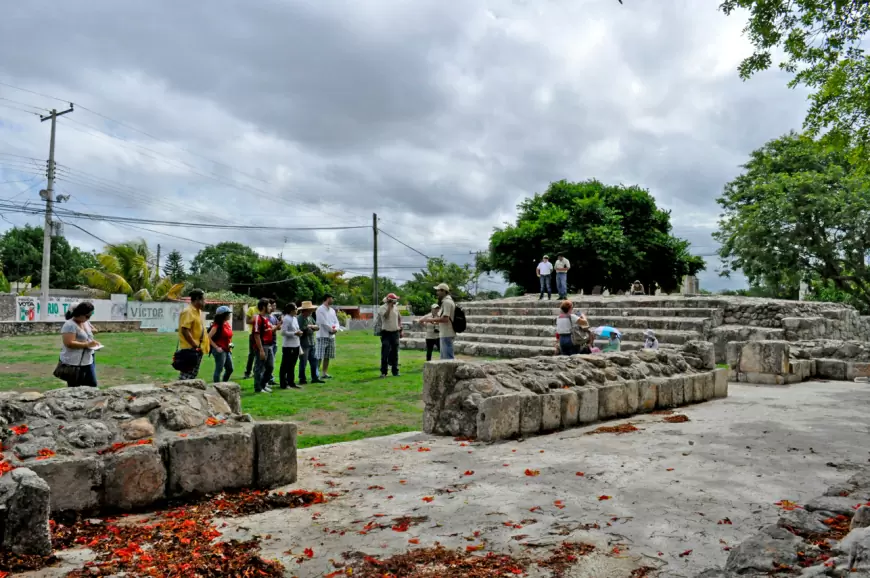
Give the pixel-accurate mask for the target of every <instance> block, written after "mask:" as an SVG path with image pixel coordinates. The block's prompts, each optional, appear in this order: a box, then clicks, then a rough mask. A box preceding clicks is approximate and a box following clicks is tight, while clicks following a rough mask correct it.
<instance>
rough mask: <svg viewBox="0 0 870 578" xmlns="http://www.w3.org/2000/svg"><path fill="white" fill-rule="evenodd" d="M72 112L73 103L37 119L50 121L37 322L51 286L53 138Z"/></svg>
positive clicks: (45, 316)
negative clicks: (59, 120)
mask: <svg viewBox="0 0 870 578" xmlns="http://www.w3.org/2000/svg"><path fill="white" fill-rule="evenodd" d="M72 111H73V103H69V108H68V109H67V110H65V111H63V112H57V110H56V109H51V114H49V115H47V116H41V117H39V120H40V122H45V121H47V120H48V119H51V141H50V143H49V145H48V175H47V176H48V186H47V188H46V189H45V190H44V191H40V196H41V197H42V198H44V199H45V229H44V231H43V235H42V280H41V284H42V298H41V299H40V303H39V320H40V321H47V320H48V290H49V287H50V286H51V279H50V277H51V233H52V227H53V223H52V220H51V209H52V205H53V204H54V136H55V133H56V132H57V117H59V116H63V115H65V114H68V113H70V112H72Z"/></svg>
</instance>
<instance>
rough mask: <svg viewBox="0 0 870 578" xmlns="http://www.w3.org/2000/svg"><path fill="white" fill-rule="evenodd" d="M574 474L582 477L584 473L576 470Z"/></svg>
mask: <svg viewBox="0 0 870 578" xmlns="http://www.w3.org/2000/svg"><path fill="white" fill-rule="evenodd" d="M574 475H575V476H580V477H583V476H585V475H586V474H584V473H583V472H577V473H576V474H574Z"/></svg>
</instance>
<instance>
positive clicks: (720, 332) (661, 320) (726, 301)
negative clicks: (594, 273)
mask: <svg viewBox="0 0 870 578" xmlns="http://www.w3.org/2000/svg"><path fill="white" fill-rule="evenodd" d="M572 300H573V301H574V307H575V310H579V311H582V312H583V313H584V314H585V315H586V317H587V318H588V319H589V324H590V326H592V327H596V326H599V325H611V326H613V327H616V328H617V329H619V330H620V331H621V332H622V336H623V341H622V350H623V351H632V350H637V349H641V348H642V347H643V342H644V338H643V332H644V331H645V330H646V329H652V330H653V331H655V333H656V337H657V338H658V340H659V345H660V347H662V348H676V347H680V346H681V345H683V344H685V343H687V342H689V341H693V340H705V341H712V342H713V343H714V346H715V351H716V360H717V363H724V362H725V353H726V344H727V342H728V341H758V340H768V339H789V340H797V339H805V338H807V336H808V335H812V334H815V336H816V337H818V336H819V335H818V334H819V333H820V332H821V333H822V334H825V333H828V334H832V333H838V334H849V335H848V336H846V337H840V338H846V339H864V338H866V337H867V335H868V334H870V331H868V329H870V321H868V320H867V318H859V317H858V314H857V312H856V311H855V310H854V309H850V308H848V307H844V306H842V305H839V304H828V303H807V302H794V301H773V300H762V299H751V298H740V297H735V298H729V297H706V296H698V297H669V296H655V297H652V296H650V297H618V296H601V297H599V296H577V297H575V298H573V299H572ZM460 306H461V307H462V309H463V311H465V315H466V319H467V321H468V328H467V329H466V331H465V332H464V333H462V334H460V335H459V336H458V337H457V339H456V343H455V351H456V353H458V354H464V355H475V356H485V357H535V356H538V355H553V354H555V347H556V338H555V319H556V316H557V315H558V314H559V309H558V301H555V300H554V301H539V300H537V299H536V298H530V297H518V298H513V299H499V300H493V301H472V302H468V303H462V304H460ZM793 328H799V330H794V329H793ZM425 344H426V340H425V335H424V333H423V330H422V327H420V326H419V325H418V324H416V323H415V324H412V326H411V330H410V331H408V332H406V333H405V338H404V339H403V340H402V347H403V348H405V349H425V346H426V345H425ZM605 344H606V340H601V341H596V345H598V346H599V347H602V346H604V345H605Z"/></svg>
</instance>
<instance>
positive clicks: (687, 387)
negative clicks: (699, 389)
mask: <svg viewBox="0 0 870 578" xmlns="http://www.w3.org/2000/svg"><path fill="white" fill-rule="evenodd" d="M698 401H701V400H698ZM690 403H695V376H694V375H692V374H690V375H686V376H684V377H683V402H682V403H681V404H680V405H688V404H690Z"/></svg>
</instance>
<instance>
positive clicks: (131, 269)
mask: <svg viewBox="0 0 870 578" xmlns="http://www.w3.org/2000/svg"><path fill="white" fill-rule="evenodd" d="M151 259H152V256H151V251H150V250H149V249H148V244H147V243H145V241H144V240H141V239H140V240H138V241H130V242H127V243H121V244H119V245H109V246H107V247H106V248H105V249H104V250H103V252H102V253H100V254H99V255H97V262H98V263H99V266H98V267H96V268H89V269H83V270H82V276H83V277H84V278H85V282H86V284H87V287H86V288H87V289H90V290H91V291H93V292H94V293H96V294H99V295H102V296H105V295H110V294H112V293H123V294H125V295H128V296H130V297H131V298H133V299H135V300H137V301H154V300H157V301H162V300H164V299H178V298H179V297H180V296H181V292H182V290H183V289H184V283H178V284H175V285H173V284H172V281H171V280H170V279H169V278H166V277H164V278H163V279H155V278H154V277H155V276H153V275H151V274H150V265H149V262H150V261H151Z"/></svg>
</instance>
